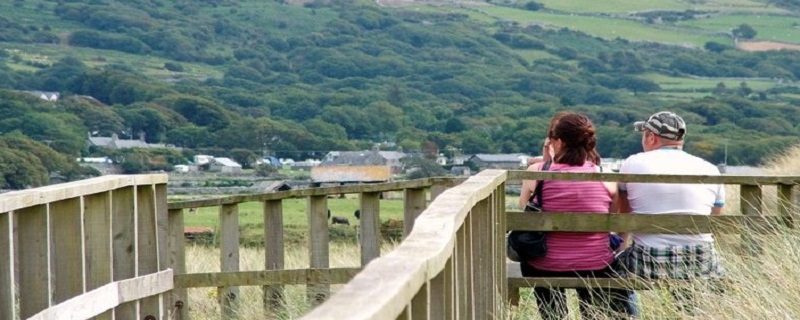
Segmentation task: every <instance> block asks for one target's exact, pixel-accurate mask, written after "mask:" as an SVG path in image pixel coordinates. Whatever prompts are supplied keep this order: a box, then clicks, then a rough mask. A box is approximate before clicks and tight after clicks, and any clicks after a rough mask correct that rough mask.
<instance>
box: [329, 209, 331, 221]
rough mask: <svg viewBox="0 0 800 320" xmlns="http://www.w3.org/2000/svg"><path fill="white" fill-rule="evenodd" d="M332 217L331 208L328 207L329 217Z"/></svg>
mask: <svg viewBox="0 0 800 320" xmlns="http://www.w3.org/2000/svg"><path fill="white" fill-rule="evenodd" d="M330 218H331V209H328V219H330Z"/></svg>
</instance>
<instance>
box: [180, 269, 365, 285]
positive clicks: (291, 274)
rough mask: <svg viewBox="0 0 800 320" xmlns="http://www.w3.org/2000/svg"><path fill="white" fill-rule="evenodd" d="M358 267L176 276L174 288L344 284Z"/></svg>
mask: <svg viewBox="0 0 800 320" xmlns="http://www.w3.org/2000/svg"><path fill="white" fill-rule="evenodd" d="M360 270H361V269H360V268H332V269H289V270H270V271H239V272H221V273H220V272H212V273H188V274H176V275H175V288H202V287H223V286H260V285H276V284H284V285H302V284H342V283H347V282H348V281H350V279H352V278H353V277H354V276H355V275H356V274H357V273H358V272H359V271H360Z"/></svg>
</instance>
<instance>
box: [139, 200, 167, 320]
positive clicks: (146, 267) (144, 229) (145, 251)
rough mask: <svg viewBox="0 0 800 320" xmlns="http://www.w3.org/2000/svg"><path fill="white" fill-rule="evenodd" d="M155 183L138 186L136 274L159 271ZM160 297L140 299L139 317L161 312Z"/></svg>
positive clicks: (157, 314) (155, 315)
mask: <svg viewBox="0 0 800 320" xmlns="http://www.w3.org/2000/svg"><path fill="white" fill-rule="evenodd" d="M155 192H156V190H155V188H154V186H153V185H141V186H137V187H136V203H137V205H136V220H137V222H136V223H137V228H136V234H137V236H136V249H137V250H138V252H137V255H136V256H137V260H138V261H137V263H138V265H137V268H136V276H137V277H138V276H144V275H148V274H152V273H156V272H158V238H157V234H156V196H155ZM158 300H159V299H158V297H157V296H156V297H148V298H145V299H142V300H140V301H139V317H141V318H144V317H147V316H153V317H156V318H158V317H159V315H160V314H161V310H160V303H159V301H158Z"/></svg>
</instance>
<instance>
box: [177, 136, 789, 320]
mask: <svg viewBox="0 0 800 320" xmlns="http://www.w3.org/2000/svg"><path fill="white" fill-rule="evenodd" d="M798 159H800V146H798V147H796V148H794V149H792V150H790V151H789V152H788V153H786V154H783V155H776V158H775V159H771V160H770V162H769V163H768V165H766V166H765V167H764V169H765V170H767V172H768V173H769V174H780V175H800V160H798ZM726 190H727V195H728V199H727V203H726V207H727V209H726V210H727V211H726V214H738V208H739V201H738V192H739V190H738V187H736V186H728V187H727V188H726ZM774 195H775V188H765V190H764V199H765V200H764V201H765V203H766V204H767V206H766V209H765V210H767V214H774V213H775V211H774V207H775V196H774ZM333 200H334V199H331V200H330V203H329V204H330V205H331V206H332V207H333V206H334V205H335V203H336V202H334V201H333ZM348 201H353V200H352V199H346V200H342V203H338V204H336V206H337V207H336V208H341V210H349V209H351V208H353V207H352V204H347V202H348ZM289 206H290V205H289V204H288V203H287V209H285V210H289V209H288V207H289ZM291 206H294V205H291ZM298 206H299V205H298ZM382 209H383V204H382ZM248 210H250V209H248ZM332 211H333V210H332ZM794 211H795V212H797V213H800V210H798V208H795V210H794ZM188 219H190V217H187V220H188ZM287 219H289V218H288V217H287ZM292 219H299V220H302V219H301V218H296V217H295V218H292ZM298 223H300V222H299V221H298ZM776 228H778V227H776ZM755 240H756V241H758V242H759V243H761V245H763V250H764V251H763V253H762V254H761V255H760V256H758V257H753V256H750V255H748V254H746V251H745V250H743V247H742V240H741V238H740V236H739V235H719V236H717V245H718V247H719V248H720V253H721V254H722V256H723V258H724V265H725V268H726V270H727V279H726V280H727V282H726V286H725V291H724V293H720V292H716V291H714V290H711V289H710V288H709V286H708V285H707V283H705V282H702V281H694V282H689V283H688V284H687V285H686V287H685V288H687V289H688V290H689V291H690V292H691V293H692V294H693V295H694V297H695V301H696V302H697V304H696V307H695V309H694V310H693V314H688V313H685V312H683V311H681V310H678V309H677V308H676V306H675V304H674V303H673V299H672V298H671V294H670V291H669V289H667V288H662V289H654V290H646V291H638V301H639V302H638V305H639V308H640V311H641V313H642V317H641V318H642V319H797V318H800V305H798V304H797V301H800V281H797V280H795V279H796V276H795V273H796V270H798V269H800V249H798V247H797V246H796V243H798V242H799V241H800V231H798V230H787V229H784V228H780V229H778V231H777V232H776V234H773V235H765V236H755ZM396 246H397V243H392V242H386V243H384V244H383V246H382V249H381V250H382V252H383V253H384V254H385V253H386V252H389V251H391V250H393V248H395V247H396ZM240 256H241V257H240V263H241V269H242V270H262V269H263V261H264V252H263V250H260V249H254V248H243V249H242V251H241V254H240ZM219 260H220V259H219V250H218V249H215V248H209V247H202V246H189V247H188V248H187V261H192V263H190V264H188V266H187V267H188V271H189V272H191V273H196V272H216V271H219ZM308 261H309V257H308V250H307V247H306V246H305V244H297V245H292V246H288V247H287V252H286V268H287V269H296V268H307V267H308V265H309V262H308ZM358 263H359V250H358V247H357V245H356V243H355V241H348V242H333V243H331V252H330V265H331V267H356V266H358ZM340 287H341V286H332V290H333V291H334V292H335V291H336V290H337V289H338V288H340ZM240 297H241V309H240V318H242V319H262V318H272V319H296V318H299V317H301V316H302V315H303V314H305V313H306V312H308V310H310V308H311V306H309V305H308V304H307V302H306V298H305V287H304V286H287V287H286V295H285V297H286V302H285V310H284V311H282V312H280V313H278V314H271V313H265V311H264V310H263V308H262V304H261V289H260V288H259V287H241V292H240ZM217 298H218V297H217V290H216V288H200V289H190V290H189V306H190V313H191V315H192V317H193V318H194V319H218V318H219V304H218V303H217ZM568 299H569V302H570V309H571V310H572V313H571V314H570V317H569V319H579V315H578V314H577V312H576V311H577V298H576V296H575V295H574V292H571V291H570V292H569V295H568ZM535 305H536V303H535V300H534V297H533V296H532V295H531V293H530V291H529V290H523V292H522V299H521V303H520V306H519V307H508V314H509V316H508V317H507V318H506V319H520V320H528V319H539V317H538V312H537V311H536V307H535ZM599 319H602V317H601V318H599Z"/></svg>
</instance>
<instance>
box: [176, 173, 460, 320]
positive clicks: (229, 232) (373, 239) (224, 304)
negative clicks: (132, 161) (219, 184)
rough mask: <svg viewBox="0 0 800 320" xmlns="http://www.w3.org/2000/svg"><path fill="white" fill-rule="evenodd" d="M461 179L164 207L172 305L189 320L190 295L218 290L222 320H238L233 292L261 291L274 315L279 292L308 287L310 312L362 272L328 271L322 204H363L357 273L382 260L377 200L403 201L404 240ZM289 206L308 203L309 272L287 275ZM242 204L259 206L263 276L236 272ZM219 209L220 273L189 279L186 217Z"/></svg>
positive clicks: (236, 295)
mask: <svg viewBox="0 0 800 320" xmlns="http://www.w3.org/2000/svg"><path fill="white" fill-rule="evenodd" d="M461 181H463V179H454V178H428V179H418V180H410V181H402V182H389V183H381V184H359V185H345V186H336V187H321V188H313V189H297V190H290V191H280V192H271V193H264V194H251V195H237V196H229V197H223V198H216V199H201V200H192V201H180V202H172V203H169V229H170V238H171V239H175V240H176V241H175V242H174V244H175V245H174V246H173V247H170V249H171V256H172V257H173V260H174V262H175V263H174V265H173V268H174V272H175V288H176V290H174V292H173V299H174V300H175V301H181V302H183V306H184V307H183V308H181V309H180V316H181V317H183V318H184V319H186V318H188V308H187V307H190V306H191V301H188V297H187V294H186V289H187V288H197V287H217V288H218V296H219V297H222V298H221V299H220V303H221V310H222V315H221V316H222V318H223V319H230V318H234V317H236V314H237V309H238V305H239V304H240V301H239V289H238V286H262V288H263V301H264V307H265V308H268V309H273V310H274V308H276V307H278V306H279V305H280V304H281V300H282V296H283V286H284V285H290V284H305V285H307V297H308V300H309V301H310V302H311V303H312V305H316V304H319V303H321V302H322V301H324V300H325V299H327V298H328V296H329V295H330V284H342V283H346V282H347V281H349V280H350V279H351V278H352V277H353V276H354V275H355V274H356V273H357V272H359V271H360V270H361V268H330V265H329V245H328V242H329V230H328V227H329V225H328V216H327V214H328V210H327V199H328V197H329V196H333V195H336V196H338V195H341V194H358V195H359V201H360V206H359V207H360V236H359V239H360V244H359V245H360V249H361V265H362V266H364V265H367V264H368V263H369V262H370V261H372V260H373V259H375V258H378V257H379V256H380V244H381V240H380V239H381V237H380V229H379V228H380V208H379V202H380V195H381V193H382V192H390V191H402V192H403V193H404V200H403V201H404V209H403V212H404V213H403V216H404V219H403V220H404V233H405V234H408V233H409V232H410V231H411V230H412V228H413V226H414V219H415V218H416V217H417V216H419V214H420V213H422V211H423V210H425V208H426V207H427V203H428V200H427V194H428V192H427V191H426V189H430V192H429V193H430V196H431V198H432V199H434V198H436V197H437V196H438V195H439V194H440V193H442V192H443V191H444V190H445V189H447V188H449V187H451V186H453V185H455V184H458V183H460V182H461ZM292 198H305V199H307V201H306V203H307V205H306V207H307V208H306V209H307V216H308V228H309V229H308V235H309V248H308V250H309V257H310V261H309V266H310V268H309V269H297V270H284V250H285V247H284V236H283V205H282V201H283V200H287V199H292ZM245 202H261V203H263V219H264V244H265V248H264V250H265V253H266V255H265V261H264V270H263V271H240V268H239V222H238V221H239V209H238V206H239V204H241V203H245ZM201 207H219V208H220V209H219V217H220V219H219V220H220V227H219V229H218V231H217V233H218V236H219V239H220V243H219V247H220V266H221V271H222V272H214V273H192V274H186V264H185V260H184V259H185V252H184V247H183V241H177V240H178V239H183V211H184V209H188V208H201Z"/></svg>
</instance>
